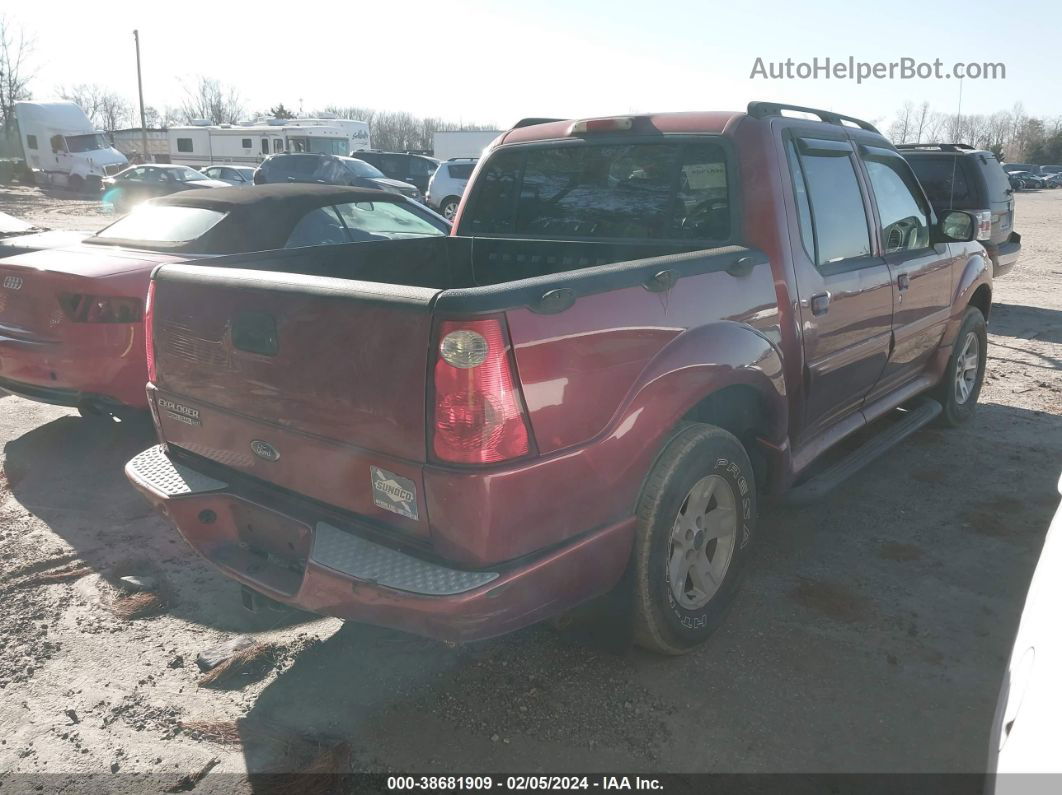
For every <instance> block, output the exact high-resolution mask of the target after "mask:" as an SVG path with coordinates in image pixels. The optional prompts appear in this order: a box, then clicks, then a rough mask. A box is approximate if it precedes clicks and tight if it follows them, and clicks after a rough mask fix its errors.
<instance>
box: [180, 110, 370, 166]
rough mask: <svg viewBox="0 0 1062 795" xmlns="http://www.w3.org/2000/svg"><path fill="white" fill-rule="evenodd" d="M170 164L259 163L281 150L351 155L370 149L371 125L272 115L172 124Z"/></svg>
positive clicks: (348, 120)
mask: <svg viewBox="0 0 1062 795" xmlns="http://www.w3.org/2000/svg"><path fill="white" fill-rule="evenodd" d="M167 135H168V138H169V151H170V162H172V163H180V164H182V165H186V166H195V167H198V166H209V165H214V164H216V163H238V164H244V165H252V166H253V165H256V164H258V163H261V162H262V161H263V160H264V159H265V158H266V157H268V156H269V155H275V154H278V153H280V152H317V153H323V154H332V155H347V154H349V153H350V152H351V150H352V149H367V148H368V146H369V126H368V125H367V124H366V123H365V122H362V121H353V120H351V119H270V120H268V121H266V122H264V123H251V124H218V125H211V124H190V125H185V126H181V127H170V129H169V131H168V133H167Z"/></svg>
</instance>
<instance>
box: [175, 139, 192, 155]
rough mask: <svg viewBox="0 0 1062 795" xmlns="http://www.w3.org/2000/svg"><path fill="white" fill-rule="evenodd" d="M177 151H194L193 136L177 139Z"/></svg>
mask: <svg viewBox="0 0 1062 795" xmlns="http://www.w3.org/2000/svg"><path fill="white" fill-rule="evenodd" d="M177 151H178V152H191V151H192V139H191V138H178V139H177Z"/></svg>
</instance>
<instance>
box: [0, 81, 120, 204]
mask: <svg viewBox="0 0 1062 795" xmlns="http://www.w3.org/2000/svg"><path fill="white" fill-rule="evenodd" d="M15 120H16V121H17V122H18V134H19V139H20V141H21V143H22V151H23V153H24V155H25V158H26V165H27V166H29V168H30V170H31V171H32V172H33V176H34V179H35V180H36V181H37V182H39V183H44V184H52V185H59V186H61V187H68V188H71V189H73V190H82V189H86V188H87V189H89V190H99V188H100V185H101V180H102V179H103V177H105V176H110V175H111V174H117V173H118V172H119V171H120V170H122V169H123V168H125V166H126V165H128V161H127V160H126V158H125V155H123V154H122V153H121V152H119V151H118V150H117V149H115V148H114V147H112V146H111V145H110V144H109V143H108V142H107V139H106V138H105V137H104V135H103V133H102V132H100V131H99V130H97V129H96V128H95V127H94V126H93V124H92V122H90V121H89V120H88V117H87V116H86V115H85V113H84V111H82V110H81V108H79V107H78V106H77V105H75V104H74V103H73V102H65V101H64V102H58V101H56V102H16V103H15Z"/></svg>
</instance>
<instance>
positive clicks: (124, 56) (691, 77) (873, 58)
mask: <svg viewBox="0 0 1062 795" xmlns="http://www.w3.org/2000/svg"><path fill="white" fill-rule="evenodd" d="M298 8H299V4H298V3H293V2H291V0H286V2H283V3H279V2H271V1H270V0H251V1H250V2H248V1H247V0H243V2H229V1H227V0H220V1H219V2H214V3H203V2H196V0H191V1H190V2H188V1H186V2H184V3H172V2H167V3H162V2H150V1H148V2H144V1H143V0H141V1H140V2H123V1H121V0H111V1H110V2H107V3H86V2H84V0H77V2H68V0H48V2H40V0H5V2H4V9H3V12H2V13H4V14H6V16H7V18H8V22H9V24H10V23H11V22H14V23H17V24H20V25H21V26H22V27H23V28H24V29H25V30H26V31H27V32H28V33H30V34H31V35H33V36H34V37H35V39H36V50H35V53H34V64H35V65H36V67H37V69H36V76H35V78H34V81H33V83H32V86H31V88H32V90H33V92H34V96H35V97H36V98H38V99H44V98H49V97H54V96H57V94H58V89H59V87H61V86H70V85H74V84H78V83H98V84H101V85H103V86H106V87H109V88H112V89H114V90H116V91H118V92H120V93H122V94H124V95H126V96H127V97H128V98H129V99H130V100H131V101H134V102H135V99H136V56H135V50H134V44H133V36H132V31H133V29H134V28H137V29H139V31H140V37H141V54H142V59H143V77H144V99H145V103H146V104H147V105H150V106H154V107H159V108H161V107H164V106H166V105H171V106H178V105H180V103H181V100H182V97H183V96H184V86H188V85H191V84H192V83H194V81H195V80H196V78H197V76H199V75H203V76H207V77H212V78H217V79H219V80H221V81H222V82H224V83H227V84H230V85H234V86H236V87H237V89H238V90H239V93H240V96H241V98H242V99H243V102H244V104H245V106H246V107H247V108H248V110H252V111H258V110H265V109H267V108H268V107H270V106H272V105H275V104H277V103H280V102H282V103H284V104H285V105H286V106H287V107H288V108H291V109H293V110H298V109H299V108H300V107H301V108H302V109H303V110H304V111H307V112H309V111H312V110H314V109H316V108H320V107H323V106H325V105H329V104H336V105H341V106H345V105H357V106H361V107H371V108H376V109H382V110H406V111H410V112H412V113H415V114H417V115H422V116H437V117H441V118H444V119H448V120H454V121H462V122H465V123H485V124H494V125H497V126H500V127H505V126H507V125H510V124H512V123H513V122H514V121H516V120H517V119H519V118H521V117H524V116H558V117H586V116H598V115H609V114H623V113H630V112H648V111H672V110H712V109H721V110H737V109H743V108H744V107H745V105H746V104H747V103H748V101H749V100H752V99H766V100H772V101H782V102H789V103H793V104H800V105H809V106H814V107H821V108H827V109H830V110H834V111H837V112H841V113H846V114H848V115H852V116H857V117H860V118H865V119H868V120H872V121H876V122H878V123H880V124H882V125H887V123H888V121H889V120H890V119H892V118H893V117H894V116H895V115H896V112H897V110H898V109H899V108H900V107H901V106H902V105H903V103H904V102H905V101H908V100H910V101H912V102H915V103H920V102H922V101H923V100H925V101H928V102H929V103H930V104H931V106H932V107H933V109H934V110H940V111H946V112H949V113H954V112H955V111H956V110H957V109H958V103H959V81H958V80H956V79H951V80H947V79H929V80H918V79H913V80H901V79H899V78H898V77H897V78H895V79H892V80H889V79H884V80H869V81H866V82H863V83H862V84H858V83H857V82H856V81H854V80H837V79H821V78H820V79H807V80H799V79H789V80H785V79H783V80H770V79H751V78H750V74H751V72H752V70H753V67H754V65H755V63H756V59H757V58H762V59H763V61H764V62H765V63H768V62H777V61H785V60H786V59H789V58H791V59H793V60H794V61H795V62H800V61H810V60H811V59H812V58H815V57H817V58H819V59H820V62H821V61H822V60H823V59H825V58H827V57H828V58H831V59H833V60H834V61H838V60H843V61H847V59H848V58H849V57H853V58H855V59H856V60H858V61H866V62H877V61H881V62H890V61H898V60H900V59H901V58H905V57H906V58H912V59H914V60H915V61H926V62H930V61H933V60H934V59H937V58H939V59H941V61H943V63H944V69H945V71H950V69H951V66H952V64H953V63H955V62H964V63H966V62H971V61H973V62H979V63H980V62H986V61H987V62H1001V63H1003V64H1004V65H1005V68H1006V78H1005V79H997V80H972V79H966V80H963V81H962V111H963V112H964V113H991V112H993V111H996V110H1003V109H1009V108H1011V107H1012V106H1013V105H1014V103H1015V102H1021V103H1023V105H1024V107H1025V111H1026V112H1027V113H1030V114H1032V115H1037V116H1059V115H1062V91H1059V90H1058V80H1057V77H1055V75H1054V72H1055V71H1057V67H1058V65H1059V62H1060V60H1062V57H1060V56H1059V55H1058V49H1057V47H1054V46H1053V45H1051V44H1050V43H1047V44H1046V46H1045V47H1043V48H1039V51H1035V50H1034V48H1033V47H1031V46H1026V45H1024V44H1023V45H1017V44H1016V43H1015V40H1014V39H1013V38H1011V37H1008V36H1007V35H1005V30H1007V29H1012V30H1015V31H1017V30H1021V31H1024V32H1025V33H1028V34H1029V35H1032V34H1033V33H1034V32H1035V31H1038V30H1042V31H1050V30H1058V29H1060V28H1062V4H1060V3H1056V2H1052V3H1047V2H1026V3H1021V2H1011V3H1009V4H1007V5H1006V6H1005V7H1004V6H1001V5H1000V4H999V3H998V2H995V3H988V2H984V0H967V1H966V2H963V3H962V4H959V5H956V4H927V3H909V2H897V3H891V4H880V3H879V4H874V5H873V6H871V5H869V4H861V3H856V2H851V0H801V1H800V2H795V0H790V1H789V2H780V1H779V0H759V2H755V3H751V2H713V1H712V0H702V2H659V1H658V2H656V3H645V2H639V3H623V2H612V1H610V0H567V1H565V0H536V2H534V3H516V2H512V0H509V1H508V2H505V1H504V0H500V1H498V2H486V1H484V0H446V2H441V1H440V0H435V2H430V3H428V2H420V0H400V1H396V0H391V2H388V3H372V4H366V5H364V6H363V5H361V4H355V3H351V2H342V3H339V2H331V0H317V2H315V3H312V4H309V5H307V8H308V9H311V10H309V11H307V12H305V13H300V12H299V11H298V10H294V9H298ZM1002 10H1005V11H1006V12H1007V20H1009V23H1006V24H1005V23H1004V21H1003V20H1001V19H1000V16H1001V11H1002ZM1022 20H1026V21H1024V22H1023V21H1022ZM1034 38H1036V37H1035V36H1034Z"/></svg>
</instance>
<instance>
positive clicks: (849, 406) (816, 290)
mask: <svg viewBox="0 0 1062 795" xmlns="http://www.w3.org/2000/svg"><path fill="white" fill-rule="evenodd" d="M793 129H794V133H795V134H793V135H787V136H786V137H785V139H784V146H785V148H786V155H787V159H788V163H789V171H790V179H791V185H792V189H793V197H794V199H795V209H796V212H795V215H796V218H794V219H793V221H794V223H793V225H794V226H795V227H796V230H795V231H796V235H797V236H796V237H793V235H792V234H791V239H793V240H794V245H793V254H794V259H795V260H796V265H797V268H796V269H797V273H798V290H799V294H800V314H801V321H802V328H803V336H804V357H805V372H804V378H805V390H806V392H805V395H806V397H805V413H804V429H803V432H802V434H801V436H802V438H803V439H804V440H806V439H808V438H809V437H811V436H814V435H816V434H817V433H819V432H821V431H823V430H825V429H826V428H827V427H829V426H830V425H832V424H834V423H835V422H837V421H839V420H841V419H844V417H846V416H848V415H850V414H851V413H852V412H854V411H857V410H858V409H859V408H860V407H861V406H862V404H863V399H864V398H865V397H866V395H867V394H868V393H869V392H870V390H871V389H872V388H873V387H874V384H875V383H877V380H878V378H879V377H880V376H881V373H882V371H883V370H884V368H885V363H886V361H887V359H888V355H889V343H890V339H891V335H892V300H893V297H892V275H891V272H890V271H889V267H888V265H886V264H885V261H884V260H883V259H882V258H881V257H880V256H878V255H877V253H876V251H875V246H874V244H873V238H872V236H871V233H870V228H871V221H872V219H871V217H870V216H868V201H867V199H866V196H865V194H864V190H863V187H862V185H861V182H860V179H859V175H858V171H857V168H856V163H855V150H854V148H853V145H852V143H851V141H849V140H848V139H847V137H844V136H843V134H839V135H837V136H836V137H831V138H824V137H823V136H824V135H825V133H823V132H822V131H821V130H815V131H814V133H813V134H812V133H810V132H809V133H808V134H807V135H803V134H801V133H799V131H798V130H799V128H793Z"/></svg>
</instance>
